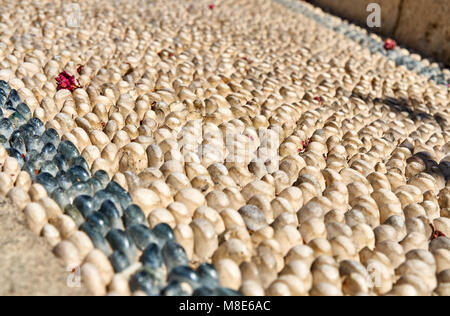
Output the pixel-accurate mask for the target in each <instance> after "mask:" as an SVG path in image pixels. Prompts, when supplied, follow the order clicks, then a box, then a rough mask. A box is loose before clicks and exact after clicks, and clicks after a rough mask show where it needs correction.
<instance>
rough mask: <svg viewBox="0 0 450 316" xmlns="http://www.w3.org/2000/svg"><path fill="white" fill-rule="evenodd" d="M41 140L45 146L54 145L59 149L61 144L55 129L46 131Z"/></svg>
mask: <svg viewBox="0 0 450 316" xmlns="http://www.w3.org/2000/svg"><path fill="white" fill-rule="evenodd" d="M41 140H42V142H43V143H44V144H48V143H52V144H53V146H55V148H58V146H59V143H60V142H61V140H60V138H59V134H58V132H57V131H56V130H55V129H53V128H49V129H48V130H46V131H45V132H44V134H42V136H41Z"/></svg>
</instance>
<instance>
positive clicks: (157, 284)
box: [130, 268, 164, 296]
mask: <svg viewBox="0 0 450 316" xmlns="http://www.w3.org/2000/svg"><path fill="white" fill-rule="evenodd" d="M158 272H159V271H154V270H152V269H149V268H143V269H141V270H139V271H138V272H136V273H135V274H134V275H133V276H132V277H131V278H130V289H131V291H132V292H135V291H143V292H145V293H146V294H147V295H149V296H157V295H159V293H160V292H161V289H162V286H163V283H164V280H162V278H161V277H160V276H159V273H158Z"/></svg>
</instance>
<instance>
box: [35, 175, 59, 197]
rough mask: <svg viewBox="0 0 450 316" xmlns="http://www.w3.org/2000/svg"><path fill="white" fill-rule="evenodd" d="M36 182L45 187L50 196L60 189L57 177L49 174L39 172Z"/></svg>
mask: <svg viewBox="0 0 450 316" xmlns="http://www.w3.org/2000/svg"><path fill="white" fill-rule="evenodd" d="M36 181H37V182H38V183H40V184H41V185H42V186H44V188H45V189H46V190H47V193H48V194H49V195H50V194H51V193H52V192H53V191H55V190H56V189H57V188H58V182H57V181H56V179H55V177H53V176H52V175H51V174H50V173H47V172H39V174H38V175H37V177H36Z"/></svg>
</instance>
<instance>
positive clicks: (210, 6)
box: [208, 3, 216, 10]
mask: <svg viewBox="0 0 450 316" xmlns="http://www.w3.org/2000/svg"><path fill="white" fill-rule="evenodd" d="M215 7H216V5H215V4H214V3H211V4H210V5H208V8H209V9H210V10H214V8H215Z"/></svg>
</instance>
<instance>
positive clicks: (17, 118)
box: [9, 111, 27, 128]
mask: <svg viewBox="0 0 450 316" xmlns="http://www.w3.org/2000/svg"><path fill="white" fill-rule="evenodd" d="M9 120H10V121H11V123H12V124H13V126H14V127H15V128H19V127H21V126H23V125H25V124H26V123H27V120H26V119H25V117H23V115H22V114H20V113H19V112H17V111H15V112H14V113H13V114H11V116H10V117H9Z"/></svg>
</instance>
